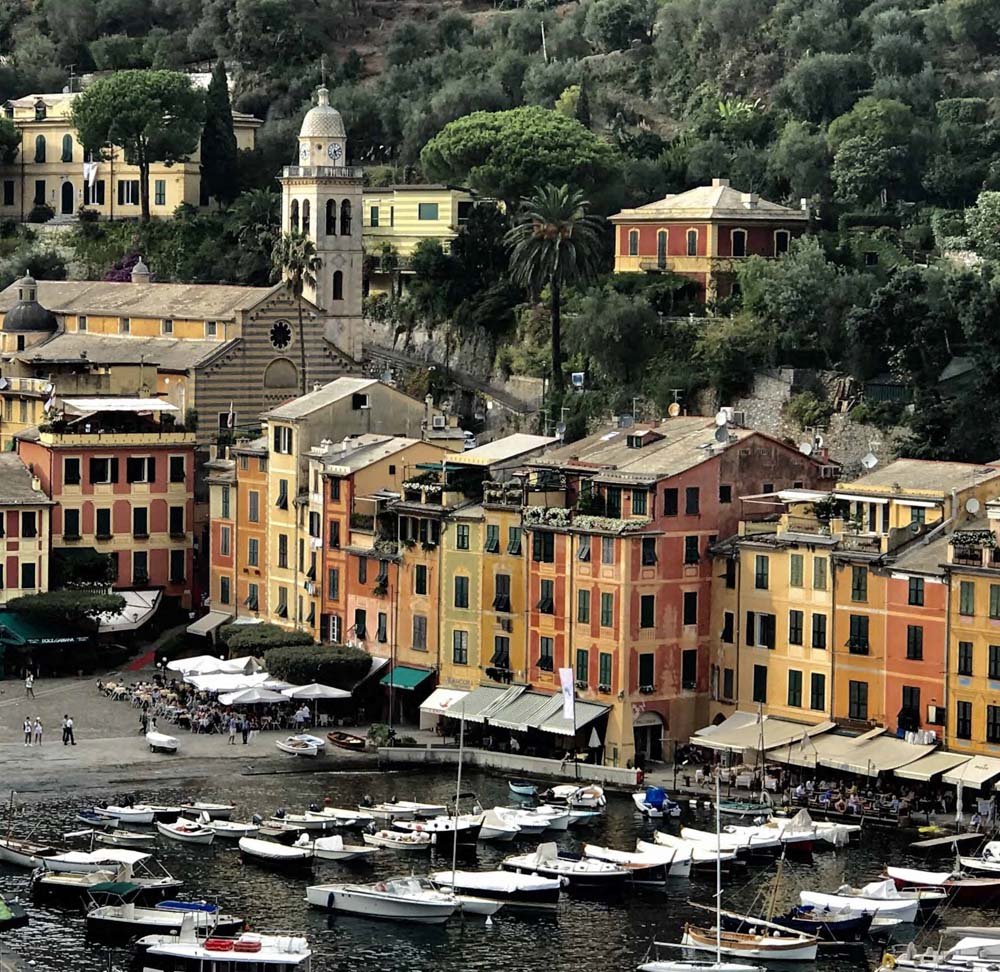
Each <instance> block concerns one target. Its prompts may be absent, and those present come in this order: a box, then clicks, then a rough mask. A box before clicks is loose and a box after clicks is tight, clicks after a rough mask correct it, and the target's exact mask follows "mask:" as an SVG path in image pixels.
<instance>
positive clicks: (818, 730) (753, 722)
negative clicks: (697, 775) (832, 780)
mask: <svg viewBox="0 0 1000 972" xmlns="http://www.w3.org/2000/svg"><path fill="white" fill-rule="evenodd" d="M762 728H763V737H764V749H765V750H773V749H777V748H779V747H788V749H789V752H791V751H792V749H798V748H799V746H798V745H796V744H801V743H802V741H803V740H806V743H805V750H806V751H807V752H811V748H810V745H809V742H808V740H810V739H812V738H813V737H815V736H820V735H822V734H823V733H826V732H829V731H830V730H831V729H833V728H834V724H833V723H832V722H821V723H819V724H818V725H814V726H805V725H802V724H801V723H799V722H789V721H788V720H787V719H775V718H772V717H771V716H763V717H762V718H759V717H758V715H757V713H756V712H734V713H733V714H732V715H731V716H730V717H729V718H728V719H726V720H725V721H724V722H720V723H719V724H718V725H716V726H706V727H705V728H704V729H699V730H698V731H697V732H696V733H695V734H694V735H693V736H692V737H691V743H692V745H694V746H705V747H707V748H708V749H720V750H728V751H729V752H737V753H740V752H744V751H746V750H748V749H760V748H761V730H762ZM772 758H773V759H774V760H775V762H786V760H782V759H780V754H772V753H770V752H768V759H772ZM788 761H789V762H790V761H791V760H788ZM800 765H808V766H812V765H813V763H812V760H809V762H808V763H805V764H800Z"/></svg>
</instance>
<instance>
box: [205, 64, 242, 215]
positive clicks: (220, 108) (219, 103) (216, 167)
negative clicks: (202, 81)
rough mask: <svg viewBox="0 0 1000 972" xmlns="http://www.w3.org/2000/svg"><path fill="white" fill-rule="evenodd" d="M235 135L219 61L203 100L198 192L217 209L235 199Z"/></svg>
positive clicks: (223, 68)
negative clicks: (203, 110)
mask: <svg viewBox="0 0 1000 972" xmlns="http://www.w3.org/2000/svg"><path fill="white" fill-rule="evenodd" d="M237 162H238V159H237V152H236V134H235V132H234V131H233V109H232V105H230V103H229V83H228V79H227V78H226V65H225V63H224V62H223V61H222V58H219V60H218V61H216V63H215V67H214V68H213V69H212V80H211V81H210V82H209V85H208V93H207V94H206V96H205V128H204V130H203V131H202V134H201V179H202V192H203V193H205V194H207V195H210V196H213V197H214V198H215V200H216V202H217V203H218V204H219V206H220V207H221V206H223V205H226V204H228V203H231V202H232V201H233V200H234V199H235V198H236V195H237V191H238V188H239V178H238V173H237Z"/></svg>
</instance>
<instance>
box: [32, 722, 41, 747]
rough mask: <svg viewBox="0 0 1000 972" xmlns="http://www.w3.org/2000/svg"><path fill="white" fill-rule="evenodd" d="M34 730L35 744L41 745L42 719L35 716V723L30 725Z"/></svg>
mask: <svg viewBox="0 0 1000 972" xmlns="http://www.w3.org/2000/svg"><path fill="white" fill-rule="evenodd" d="M31 728H32V730H33V731H34V736H35V745H36V746H41V744H42V720H41V719H40V718H39V717H38V716H35V724H34V725H33V726H32V727H31Z"/></svg>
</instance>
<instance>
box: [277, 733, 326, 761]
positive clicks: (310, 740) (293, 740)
mask: <svg viewBox="0 0 1000 972" xmlns="http://www.w3.org/2000/svg"><path fill="white" fill-rule="evenodd" d="M274 745H275V746H277V747H278V749H280V750H281V751H282V752H283V753H289V754H290V755H292V756H307V757H309V758H310V759H315V758H316V757H317V756H319V754H320V753H322V752H323V751H324V750H325V749H326V743H325V742H324V741H323V740H322V739H320V738H319V736H308V735H299V736H288V737H287V738H285V739H279V740H278V741H277V742H276V743H275V744H274Z"/></svg>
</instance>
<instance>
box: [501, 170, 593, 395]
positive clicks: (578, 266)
mask: <svg viewBox="0 0 1000 972" xmlns="http://www.w3.org/2000/svg"><path fill="white" fill-rule="evenodd" d="M589 206H590V203H589V202H588V201H587V200H586V199H585V198H584V195H583V193H582V192H581V191H580V190H579V189H571V188H570V187H569V186H544V187H543V188H541V189H539V190H537V191H536V192H535V194H534V195H533V196H531V197H529V198H527V199H523V200H521V210H520V213H519V214H518V218H517V222H516V224H515V225H514V227H513V228H512V229H511V230H509V231H508V233H507V235H506V237H505V239H506V243H507V246H508V248H509V249H510V271H511V278H512V279H513V281H514V283H516V284H520V285H521V286H523V287H526V288H528V289H529V290H530V291H531V292H532V293H533V294H538V293H539V292H540V291H541V290H542V289H543V288H544V287H548V288H549V293H550V295H551V313H552V390H553V393H554V394H556V395H558V394H559V393H561V391H562V385H563V378H562V346H561V342H562V334H561V327H560V317H559V311H560V299H561V296H562V289H563V287H565V286H566V285H567V284H570V283H574V282H575V281H578V280H587V279H589V278H591V277H593V276H594V274H595V273H596V272H597V269H598V266H599V263H600V259H601V249H602V247H601V219H600V217H598V216H594V215H593V214H591V213H588V212H587V209H588V208H589Z"/></svg>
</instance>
